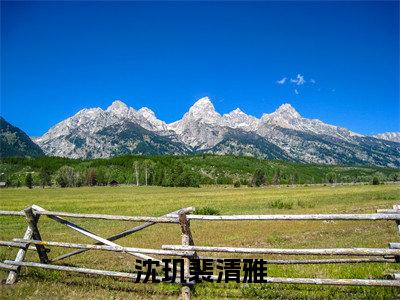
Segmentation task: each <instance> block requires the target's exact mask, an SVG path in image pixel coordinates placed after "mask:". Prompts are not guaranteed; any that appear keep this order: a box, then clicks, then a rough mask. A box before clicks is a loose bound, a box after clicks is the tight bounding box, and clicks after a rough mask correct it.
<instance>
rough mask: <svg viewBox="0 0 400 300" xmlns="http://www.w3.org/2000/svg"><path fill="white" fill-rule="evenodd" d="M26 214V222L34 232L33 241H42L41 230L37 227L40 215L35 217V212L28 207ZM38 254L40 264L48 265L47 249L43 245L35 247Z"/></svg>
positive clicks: (25, 210)
mask: <svg viewBox="0 0 400 300" xmlns="http://www.w3.org/2000/svg"><path fill="white" fill-rule="evenodd" d="M24 213H25V216H26V220H27V221H28V225H29V227H30V228H31V230H32V239H34V240H37V241H41V240H42V237H41V235H40V232H39V228H38V227H37V223H38V221H39V217H40V216H39V215H35V213H34V212H33V209H32V207H27V208H26V209H24ZM35 247H36V250H37V253H38V255H39V259H40V262H41V263H43V264H48V263H49V262H50V260H49V258H48V257H47V251H46V248H45V247H44V246H43V245H37V244H36V245H35Z"/></svg>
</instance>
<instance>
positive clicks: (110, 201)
mask: <svg viewBox="0 0 400 300" xmlns="http://www.w3.org/2000/svg"><path fill="white" fill-rule="evenodd" d="M399 200H400V186H399V185H396V184H386V185H378V186H372V185H355V186H295V187H284V186H280V187H265V188H248V187H241V188H233V187H231V186H229V187H225V186H204V187H201V188H165V187H133V186H119V187H100V186H99V187H81V188H66V189H61V188H45V189H41V188H34V189H32V190H29V189H27V188H18V189H13V188H10V189H2V190H0V209H1V210H21V209H23V208H25V207H27V206H29V205H31V204H37V205H40V206H42V207H44V208H46V209H48V210H56V211H68V212H81V213H104V214H119V215H149V216H160V215H163V214H165V213H168V212H171V211H174V210H177V209H179V208H182V207H188V206H194V207H197V208H202V207H212V208H215V209H217V210H219V212H220V213H221V214H283V213H287V214H301V213H372V212H375V210H376V209H379V208H391V207H392V205H393V204H395V203H398V202H399ZM73 222H75V223H77V224H78V225H81V226H83V227H85V228H87V229H89V230H90V231H92V232H94V233H97V234H99V235H101V236H103V237H106V236H109V235H113V234H115V233H117V232H120V231H122V230H125V229H128V228H130V227H133V226H134V225H136V224H138V223H134V222H121V221H104V220H103V221H100V220H89V219H74V220H73ZM39 225H40V229H41V233H42V238H43V239H44V240H52V241H70V242H77V243H79V242H82V243H93V241H91V240H90V239H88V238H85V237H84V236H82V235H79V234H77V233H75V232H74V231H72V230H70V229H68V228H66V227H65V226H63V225H60V224H58V223H56V222H54V221H52V220H49V219H48V218H46V217H44V216H42V217H41V220H40V223H39ZM0 226H1V231H0V239H1V240H11V239H12V238H16V237H22V236H23V233H24V230H25V228H26V223H25V221H24V220H23V219H21V218H18V217H1V218H0ZM191 228H192V233H193V236H194V241H195V244H196V245H204V246H238V247H241V246H242V247H247V246H252V247H272V248H274V247H275V248H313V247H315V248H323V247H326V248H335V247H387V243H388V242H397V241H399V234H398V232H397V231H396V226H395V224H394V222H390V221H369V222H368V221H296V222H293V221H292V222H290V221H274V222H271V221H261V222H260V221H257V222H254V221H253V222H252V221H242V222H236V221H234V222H201V221H192V222H191ZM118 243H119V244H121V245H124V246H132V247H146V248H150V247H152V248H153V247H156V248H160V246H161V245H163V244H180V228H179V226H178V225H176V224H157V225H154V226H151V227H149V228H146V229H144V230H142V231H140V232H137V233H135V234H133V235H131V236H128V237H125V238H123V239H121V240H119V241H118ZM70 250H71V249H62V248H55V247H53V248H51V252H50V253H49V255H50V258H52V257H55V256H57V255H59V254H61V253H65V252H69V251H70ZM15 254H16V249H7V248H4V247H3V248H1V249H0V259H1V260H4V259H13V258H14V257H15ZM230 257H232V256H230ZM248 257H249V258H260V256H257V255H252V256H250V255H249V256H248ZM264 257H265V258H270V259H271V258H274V259H278V258H285V256H278V255H275V256H271V255H270V256H264ZM297 257H298V256H296V258H297ZM286 258H288V257H286ZM291 258H295V256H292V257H291ZM299 258H301V257H299ZM27 259H29V260H33V261H38V259H37V257H36V256H35V252H33V251H29V253H28V255H27ZM63 263H64V264H69V265H74V266H82V267H89V268H95V269H96V268H97V269H111V270H115V271H126V272H128V271H132V270H133V268H134V258H133V257H132V256H129V255H124V254H122V253H117V254H115V253H111V252H105V251H104V252H103V251H96V252H93V251H92V252H90V251H88V252H86V253H83V254H80V255H77V256H74V257H71V258H68V259H66V260H64V261H63ZM393 272H400V266H398V265H395V264H389V263H379V264H378V263H369V264H364V263H363V264H351V265H350V264H341V265H290V266H283V265H271V266H269V267H268V273H269V276H273V277H320V278H375V279H380V278H381V279H382V278H387V276H388V274H391V273H393ZM0 274H1V276H2V278H5V277H6V275H7V273H6V272H4V271H0ZM179 291H180V288H179V286H178V285H171V284H134V283H131V282H128V281H127V280H118V279H112V278H105V277H96V276H88V275H83V274H76V273H65V272H57V271H49V270H41V269H33V268H29V269H27V268H23V269H22V272H21V276H20V277H19V281H18V282H17V283H16V284H15V285H13V286H6V285H4V284H3V285H0V298H1V299H147V298H150V299H151V298H153V299H169V298H170V299H176V298H177V297H178V296H179ZM399 294H400V290H399V289H395V288H387V287H386V288H385V287H335V286H311V285H279V284H247V285H246V284H241V285H239V284H231V283H230V284H206V283H202V284H198V285H196V287H195V289H194V290H193V294H192V295H193V298H197V299H215V298H234V299H237V298H266V299H276V298H281V299H297V298H310V299H321V298H324V299H325V298H334V299H393V298H396V297H397V296H398V295H399Z"/></svg>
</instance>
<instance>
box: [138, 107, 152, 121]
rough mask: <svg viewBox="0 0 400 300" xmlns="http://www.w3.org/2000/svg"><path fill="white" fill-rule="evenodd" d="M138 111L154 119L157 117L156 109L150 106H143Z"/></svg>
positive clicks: (147, 117)
mask: <svg viewBox="0 0 400 300" xmlns="http://www.w3.org/2000/svg"><path fill="white" fill-rule="evenodd" d="M138 112H139V113H140V114H141V115H142V116H143V117H145V118H146V119H152V118H155V117H156V114H155V113H154V111H152V110H151V109H150V108H147V107H142V108H141V109H139V110H138Z"/></svg>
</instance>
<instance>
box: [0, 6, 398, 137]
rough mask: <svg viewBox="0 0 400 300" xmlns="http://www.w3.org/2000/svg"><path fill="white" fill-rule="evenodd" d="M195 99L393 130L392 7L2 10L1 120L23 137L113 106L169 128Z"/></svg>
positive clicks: (360, 128)
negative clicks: (145, 111)
mask: <svg viewBox="0 0 400 300" xmlns="http://www.w3.org/2000/svg"><path fill="white" fill-rule="evenodd" d="M298 74H299V75H300V76H298ZM284 78H286V80H282V79H284ZM278 81H280V83H283V82H284V84H280V83H278ZM206 95H208V96H210V97H211V99H212V100H213V102H214V105H215V107H216V109H217V111H219V112H221V113H226V112H229V111H231V110H232V109H235V108H236V107H240V108H242V110H244V111H245V112H246V113H249V114H252V115H255V116H257V117H260V116H261V114H262V113H263V112H272V111H273V110H275V109H276V108H277V107H278V106H279V105H280V104H282V103H284V102H289V103H291V104H292V105H293V106H294V107H295V108H296V109H297V110H298V111H299V112H300V113H301V114H302V115H303V116H304V117H308V118H319V119H321V120H323V121H324V122H327V123H331V124H335V125H340V126H344V127H347V128H349V129H351V130H353V131H356V132H360V133H363V134H375V133H379V132H384V131H399V130H400V124H399V115H400V108H399V101H400V100H399V99H400V96H399V2H397V1H393V2H384V1H380V2H371V1H368V2H360V1H358V2H344V1H341V2H323V1H321V2H229V3H228V2H218V3H215V2H214V3H213V2H163V3H157V2H86V3H82V2H70V1H65V2H35V1H34V2H30V3H26V2H4V1H2V4H1V106H0V108H1V115H2V116H3V117H5V118H6V119H7V120H8V121H10V122H11V123H13V124H14V125H16V126H18V127H20V128H21V129H23V130H25V131H26V132H27V133H28V134H30V135H41V134H43V133H44V132H45V131H46V130H47V129H48V128H49V127H50V126H52V125H54V124H55V123H57V122H59V121H61V120H63V119H65V118H67V117H69V116H71V115H72V114H74V113H76V112H77V111H78V110H80V109H81V108H84V107H97V106H100V107H102V108H105V107H107V106H108V105H109V104H110V103H111V102H112V101H113V100H114V99H121V100H122V101H124V102H125V103H127V104H128V105H130V106H132V107H134V108H137V109H138V108H140V107H142V106H147V107H149V108H151V109H153V110H154V111H155V112H156V114H157V116H158V117H159V118H160V119H162V120H165V121H167V122H171V121H175V120H177V119H179V118H180V117H181V116H182V115H183V113H185V112H186V111H187V109H188V108H189V107H190V106H191V105H192V104H193V102H194V101H195V100H196V99H198V98H200V97H203V96H206Z"/></svg>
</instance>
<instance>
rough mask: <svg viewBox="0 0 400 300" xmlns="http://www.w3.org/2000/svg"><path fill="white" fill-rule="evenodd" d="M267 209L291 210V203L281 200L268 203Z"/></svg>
mask: <svg viewBox="0 0 400 300" xmlns="http://www.w3.org/2000/svg"><path fill="white" fill-rule="evenodd" d="M268 207H269V208H277V209H292V208H293V202H283V201H281V200H275V201H272V202H271V203H268Z"/></svg>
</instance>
